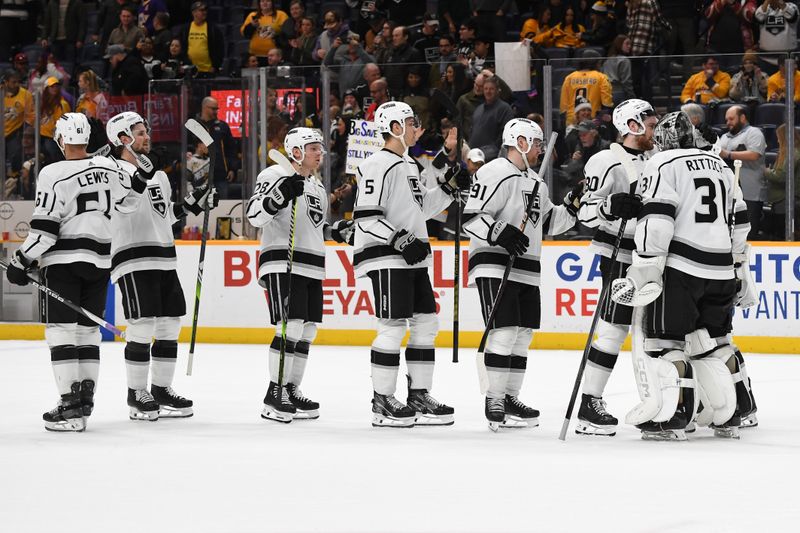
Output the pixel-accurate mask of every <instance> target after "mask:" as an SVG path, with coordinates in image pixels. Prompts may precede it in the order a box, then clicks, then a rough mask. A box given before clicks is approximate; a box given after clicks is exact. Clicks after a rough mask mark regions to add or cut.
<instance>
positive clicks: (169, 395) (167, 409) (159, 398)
mask: <svg viewBox="0 0 800 533" xmlns="http://www.w3.org/2000/svg"><path fill="white" fill-rule="evenodd" d="M150 394H152V395H153V399H154V400H155V401H156V403H158V405H159V409H158V417H159V418H189V417H190V416H192V415H194V411H193V410H192V406H193V405H194V403H193V402H192V400H189V399H187V398H184V397H183V396H180V395H178V394H175V391H174V390H172V387H159V386H158V385H153V386H151V387H150Z"/></svg>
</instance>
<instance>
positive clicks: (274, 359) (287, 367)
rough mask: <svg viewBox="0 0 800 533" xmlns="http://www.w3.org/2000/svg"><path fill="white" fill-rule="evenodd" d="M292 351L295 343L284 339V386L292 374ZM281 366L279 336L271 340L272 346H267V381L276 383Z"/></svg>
mask: <svg viewBox="0 0 800 533" xmlns="http://www.w3.org/2000/svg"><path fill="white" fill-rule="evenodd" d="M294 350H295V342H294V341H293V340H291V339H289V338H287V339H286V347H285V348H284V351H283V384H284V385H285V384H286V383H287V382H288V381H289V380H288V377H289V376H290V375H291V373H292V366H293V365H294ZM280 365H281V336H280V335H276V336H275V337H273V338H272V344H270V346H269V379H270V381H274V382H275V383H278V378H279V374H280Z"/></svg>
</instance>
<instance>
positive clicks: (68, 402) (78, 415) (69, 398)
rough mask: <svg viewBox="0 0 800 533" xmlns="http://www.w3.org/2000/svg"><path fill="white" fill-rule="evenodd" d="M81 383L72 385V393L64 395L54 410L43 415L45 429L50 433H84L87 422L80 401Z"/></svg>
mask: <svg viewBox="0 0 800 533" xmlns="http://www.w3.org/2000/svg"><path fill="white" fill-rule="evenodd" d="M80 386H81V385H80V383H78V382H77V381H76V382H75V383H73V384H72V387H71V389H72V392H70V393H69V394H62V395H61V400H59V402H58V405H56V407H55V408H54V409H51V410H50V411H47V412H46V413H44V414H43V415H42V420H44V428H45V429H46V430H48V431H75V432H77V431H83V430H84V429H86V421H85V420H84V419H83V407H82V405H81V400H80Z"/></svg>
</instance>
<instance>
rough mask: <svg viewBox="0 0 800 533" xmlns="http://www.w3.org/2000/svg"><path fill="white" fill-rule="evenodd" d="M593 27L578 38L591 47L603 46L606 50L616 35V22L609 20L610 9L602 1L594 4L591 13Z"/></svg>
mask: <svg viewBox="0 0 800 533" xmlns="http://www.w3.org/2000/svg"><path fill="white" fill-rule="evenodd" d="M589 19H590V20H591V21H592V27H591V28H589V29H588V30H586V31H584V32H582V33H581V34H580V35H579V36H578V37H579V38H580V40H581V41H583V42H584V43H586V44H587V45H589V46H602V47H603V48H605V47H606V46H608V45H609V44H610V43H611V40H612V39H613V38H614V34H615V33H616V31H615V27H614V22H613V21H612V20H611V19H610V18H608V7H606V4H605V2H603V1H602V0H597V2H595V3H594V4H592V8H591V10H590V11H589Z"/></svg>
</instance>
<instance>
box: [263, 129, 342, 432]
mask: <svg viewBox="0 0 800 533" xmlns="http://www.w3.org/2000/svg"><path fill="white" fill-rule="evenodd" d="M284 148H285V149H286V153H287V154H288V155H289V159H290V160H291V164H292V167H293V170H294V173H290V172H288V171H287V170H285V169H283V168H282V167H281V166H280V165H273V166H271V167H269V168H267V169H265V170H263V171H262V172H261V173H260V174H259V175H258V178H257V180H256V185H255V190H254V192H253V196H252V197H251V198H250V201H249V202H248V204H247V218H248V220H249V221H250V223H251V224H252V225H253V226H255V227H257V228H261V253H260V255H259V258H258V276H259V284H260V285H261V286H262V287H264V288H265V289H266V290H267V294H268V296H269V313H270V321H271V323H272V324H273V325H278V324H280V323H281V321H282V320H284V319H285V320H286V339H285V342H286V344H285V346H284V373H283V375H284V376H286V379H284V383H283V384H282V385H283V386H280V385H279V383H278V382H279V370H280V369H279V366H280V350H281V342H282V333H281V328H280V327H276V329H275V336H274V338H273V339H272V344H271V345H270V347H269V375H270V383H269V386H268V388H267V394H266V396H265V397H264V407H263V410H262V413H261V416H262V417H263V418H265V419H268V420H275V421H278V422H285V423H288V422H291V421H292V419H315V418H318V417H319V403H318V402H315V401H312V400H310V399H308V398H306V397H305V396H303V393H302V392H301V390H300V384H301V382H302V380H303V376H304V374H305V370H306V363H307V362H308V353H309V348H310V346H311V343H312V342H314V338H315V337H316V336H317V324H318V323H320V322H322V280H323V279H325V239H333V240H335V241H336V242H348V243H349V244H352V238H353V229H352V226H353V222H352V221H349V220H340V221H338V222H336V223H334V224H333V225H329V224H328V223H327V222H326V221H325V217H326V214H327V212H328V194H327V193H326V191H325V187H324V186H323V185H322V183H320V181H319V180H318V179H317V178H316V176H315V173H316V172H317V171H318V170H319V167H320V165H321V164H322V160H323V157H324V155H325V150H324V149H323V139H322V134H321V133H320V132H319V131H318V130H315V129H311V128H294V129H292V130H291V131H289V133H287V134H286V139H285V140H284ZM295 201H296V202H297V206H296V219H295V228H294V253H293V266H292V274H291V280H289V279H288V278H289V276H288V275H287V258H288V256H289V247H290V245H291V243H290V235H289V232H290V225H291V218H292V204H293V202H295ZM290 284H291V285H290ZM289 291H291V296H290V297H289V298H286V295H287V294H288V293H289ZM287 299H288V301H286V300H287ZM287 309H288V313H287V316H286V317H284V312H285V311H287Z"/></svg>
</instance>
